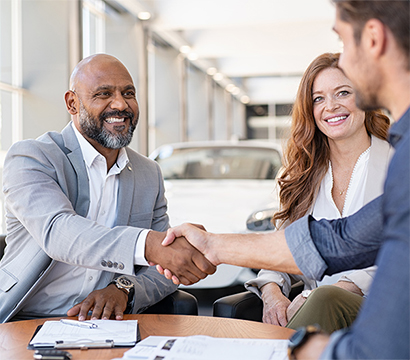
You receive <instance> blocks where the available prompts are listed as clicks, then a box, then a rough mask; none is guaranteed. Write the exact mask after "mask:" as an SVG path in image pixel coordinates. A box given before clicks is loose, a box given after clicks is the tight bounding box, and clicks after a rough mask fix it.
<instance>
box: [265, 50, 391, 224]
mask: <svg viewBox="0 0 410 360" xmlns="http://www.w3.org/2000/svg"><path fill="white" fill-rule="evenodd" d="M339 57H340V54H339V53H335V54H332V53H325V54H323V55H320V56H318V57H317V58H316V59H315V60H313V62H312V63H311V64H310V65H309V67H308V68H307V69H306V71H305V73H304V74H303V77H302V80H301V82H300V84H299V89H298V92H297V97H296V101H295V104H294V106H293V109H292V124H291V130H290V131H291V133H290V139H289V141H288V143H287V146H286V148H285V150H284V155H283V159H284V167H283V170H282V172H281V175H280V177H279V178H278V185H279V198H280V210H279V211H278V212H277V213H276V214H275V215H274V216H273V221H274V223H275V225H276V227H278V228H279V227H281V226H282V225H283V224H284V223H285V222H290V223H291V222H293V221H295V220H297V219H299V218H301V217H302V216H304V215H305V214H306V213H307V212H308V210H309V209H310V207H311V206H312V204H313V202H314V200H315V197H316V194H317V191H318V190H319V185H320V183H321V181H322V179H323V177H324V176H325V174H326V172H327V169H328V166H329V159H330V148H329V143H328V139H327V137H326V136H325V135H324V134H323V133H322V132H321V131H320V130H319V129H318V127H317V126H316V123H315V119H314V117H313V100H312V88H313V82H314V81H315V79H316V77H317V75H318V74H319V73H320V72H321V71H322V70H324V69H327V68H336V69H339V70H340V68H339V66H338V64H339ZM340 71H341V70H340ZM389 125H390V120H389V118H388V117H387V116H386V115H384V114H383V113H382V112H381V111H379V110H377V111H366V112H365V127H366V130H367V132H368V134H369V135H370V134H372V135H374V136H377V137H378V138H380V139H383V140H386V139H387V133H388V130H389Z"/></svg>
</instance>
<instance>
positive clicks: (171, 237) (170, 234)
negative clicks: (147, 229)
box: [161, 228, 178, 246]
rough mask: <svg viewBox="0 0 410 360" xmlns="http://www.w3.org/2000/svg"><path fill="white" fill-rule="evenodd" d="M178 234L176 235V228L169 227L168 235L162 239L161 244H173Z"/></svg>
mask: <svg viewBox="0 0 410 360" xmlns="http://www.w3.org/2000/svg"><path fill="white" fill-rule="evenodd" d="M177 237H178V236H177V235H176V232H175V229H173V228H172V229H168V231H167V235H166V236H165V238H164V240H162V243H161V245H162V246H168V245H171V244H172V243H173V242H174V240H175V238H177Z"/></svg>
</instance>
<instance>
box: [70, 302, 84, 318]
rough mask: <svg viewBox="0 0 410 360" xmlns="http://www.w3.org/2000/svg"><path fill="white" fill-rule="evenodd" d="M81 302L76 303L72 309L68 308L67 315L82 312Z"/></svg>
mask: <svg viewBox="0 0 410 360" xmlns="http://www.w3.org/2000/svg"><path fill="white" fill-rule="evenodd" d="M80 308H81V303H80V304H77V305H74V306H73V307H72V308H71V309H68V310H67V316H76V315H77V314H78V313H79V312H80Z"/></svg>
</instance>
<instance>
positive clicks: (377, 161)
mask: <svg viewBox="0 0 410 360" xmlns="http://www.w3.org/2000/svg"><path fill="white" fill-rule="evenodd" d="M393 151H394V150H393V149H392V148H391V147H390V146H389V144H388V143H387V141H383V140H380V139H378V138H376V137H374V136H372V137H371V146H370V148H368V149H367V150H366V151H364V152H363V153H362V154H361V155H360V156H359V158H358V159H357V161H356V164H355V167H354V170H353V173H352V176H351V178H350V183H349V186H348V188H347V190H346V196H345V203H344V207H343V211H342V214H340V212H339V209H338V208H337V207H336V204H335V202H334V200H333V196H332V188H333V174H332V167H331V164H330V163H329V168H328V171H327V173H326V175H325V177H324V179H323V180H322V182H321V184H320V188H319V192H318V194H317V197H316V199H315V203H314V205H313V207H312V209H311V211H310V212H309V213H310V214H311V215H312V216H313V217H314V218H315V219H323V218H324V219H337V218H340V217H342V216H343V217H345V216H349V215H352V214H354V213H355V212H357V211H358V210H359V209H360V208H361V207H363V206H364V205H365V204H367V203H368V202H369V201H371V200H373V199H375V198H376V197H377V196H379V195H380V194H382V191H383V184H384V179H385V176H386V173H387V168H388V164H389V161H390V158H391V156H392V155H393ZM375 270H376V267H375V266H372V267H370V268H366V269H362V270H353V271H347V272H343V273H338V274H334V275H332V276H325V277H324V278H323V279H322V280H321V281H318V282H317V281H315V280H312V279H308V278H306V277H305V276H303V275H290V274H286V273H282V272H279V271H271V270H261V271H260V272H259V274H258V277H257V278H255V279H251V280H249V281H247V282H246V283H245V288H246V289H247V290H250V291H252V292H254V293H256V294H257V295H258V296H261V292H260V290H259V289H260V288H261V287H262V286H263V285H265V284H267V283H270V282H274V283H276V284H278V285H279V286H281V287H282V292H283V293H284V294H285V295H286V296H287V295H288V294H289V292H290V289H291V284H292V282H294V281H299V280H302V281H303V282H304V283H305V289H314V288H316V287H317V286H320V285H325V284H326V285H328V284H334V283H335V282H337V281H338V280H339V279H341V280H344V281H351V282H354V283H355V284H356V285H357V286H358V287H359V288H360V289H361V291H362V292H363V294H364V295H365V296H366V295H367V294H368V292H369V288H370V285H371V283H372V280H373V277H374V273H375Z"/></svg>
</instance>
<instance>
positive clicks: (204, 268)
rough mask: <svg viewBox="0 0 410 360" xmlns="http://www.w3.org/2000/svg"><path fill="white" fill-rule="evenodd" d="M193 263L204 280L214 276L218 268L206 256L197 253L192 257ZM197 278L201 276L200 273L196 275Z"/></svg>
mask: <svg viewBox="0 0 410 360" xmlns="http://www.w3.org/2000/svg"><path fill="white" fill-rule="evenodd" d="M192 261H193V263H194V264H195V266H196V267H197V268H198V270H199V271H200V272H202V273H203V277H201V279H203V278H204V277H206V276H207V275H210V274H213V273H214V272H215V271H216V266H215V265H214V264H212V263H211V262H210V261H209V260H208V259H207V258H206V257H205V256H204V255H202V254H201V253H200V252H196V253H195V254H194V255H193V256H192ZM195 274H196V275H197V276H199V273H195Z"/></svg>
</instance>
